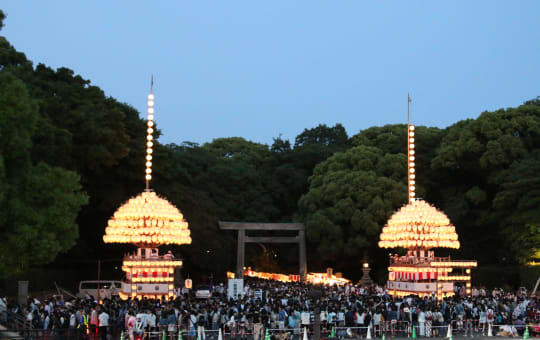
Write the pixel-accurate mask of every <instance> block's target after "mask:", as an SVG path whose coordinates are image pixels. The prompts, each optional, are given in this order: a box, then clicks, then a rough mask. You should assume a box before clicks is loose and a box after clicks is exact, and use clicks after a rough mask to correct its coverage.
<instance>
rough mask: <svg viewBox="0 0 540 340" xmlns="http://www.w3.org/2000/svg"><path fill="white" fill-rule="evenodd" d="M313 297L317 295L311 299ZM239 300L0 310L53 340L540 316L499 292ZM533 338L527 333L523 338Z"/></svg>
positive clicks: (463, 327)
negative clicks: (441, 296)
mask: <svg viewBox="0 0 540 340" xmlns="http://www.w3.org/2000/svg"><path fill="white" fill-rule="evenodd" d="M315 290H318V291H320V294H314V293H313V292H314V291H315ZM243 293H244V294H243V297H240V298H238V299H237V300H233V299H228V297H227V291H226V289H225V287H224V286H223V284H221V285H217V286H216V287H213V295H212V297H211V298H209V299H196V298H195V296H194V295H193V294H192V292H185V294H182V295H180V296H178V297H177V298H175V299H162V300H157V299H142V300H136V299H135V300H126V301H123V300H120V299H119V298H118V297H112V298H110V299H103V301H102V303H101V304H99V305H98V303H97V301H95V300H94V297H90V296H87V297H85V298H77V299H66V300H62V299H50V300H46V301H38V300H37V299H30V300H29V303H28V306H27V307H26V309H22V308H21V307H19V306H18V305H17V304H16V303H14V302H8V301H5V302H4V304H5V306H6V308H7V310H9V311H10V312H12V313H15V314H17V313H18V314H21V315H23V316H24V318H25V319H26V322H27V323H28V325H31V326H32V328H34V329H39V330H43V332H52V333H53V334H56V335H57V336H59V337H63V336H65V335H67V334H74V333H77V334H79V335H82V336H83V337H84V336H89V335H95V334H98V336H100V337H101V338H102V339H104V340H106V339H119V337H120V334H121V332H125V336H126V339H127V338H129V339H132V340H133V339H135V338H141V337H142V335H143V334H146V335H147V336H148V334H155V337H156V338H157V337H160V336H161V334H163V332H165V333H166V334H167V335H168V336H170V337H171V338H175V339H176V338H177V336H178V332H179V331H180V332H182V335H183V338H187V339H190V340H195V339H199V340H206V338H207V337H208V338H217V334H218V330H219V329H221V330H222V332H223V335H224V337H225V338H227V337H233V338H237V339H247V338H249V339H254V340H263V339H264V336H265V333H266V329H268V330H270V334H271V335H275V336H276V337H277V336H279V337H280V338H282V336H283V335H284V334H285V336H287V337H296V338H299V337H301V336H302V333H303V331H302V329H303V328H305V327H307V328H308V330H309V331H310V332H311V331H312V330H313V324H314V322H315V319H318V320H319V319H320V325H321V331H322V333H323V334H326V337H328V336H330V335H333V336H335V337H338V338H347V337H351V338H352V337H359V336H364V337H365V335H366V332H367V327H370V331H371V332H373V333H372V335H373V336H380V335H381V334H382V333H383V332H385V333H386V334H388V335H399V333H400V332H402V333H403V332H408V333H409V334H410V332H411V330H412V329H414V331H415V332H416V334H417V336H420V337H437V336H446V329H447V328H448V325H449V324H451V325H452V328H453V329H454V330H456V331H460V332H463V333H464V334H465V335H468V334H471V335H472V334H473V333H483V334H486V333H487V332H488V330H489V328H490V325H491V326H492V327H494V329H493V332H494V334H495V333H496V329H497V327H499V325H513V327H515V329H517V330H518V331H519V330H520V329H523V325H525V324H528V325H532V324H535V323H538V320H537V319H538V316H539V315H540V301H538V299H537V298H536V297H530V296H527V295H526V294H521V293H515V292H509V291H503V290H493V291H486V290H475V291H474V294H473V296H472V297H466V296H459V295H456V296H455V297H451V298H446V299H444V300H442V301H439V300H436V299H435V298H430V297H425V298H419V297H415V296H410V297H404V298H393V297H392V296H390V295H389V294H388V292H387V291H385V290H384V288H383V287H380V286H376V285H371V286H363V287H362V286H355V285H345V286H324V287H323V286H310V285H305V284H301V283H281V282H276V281H265V280H254V279H246V280H245V282H244V290H243ZM318 320H317V321H318ZM534 331H535V328H534V327H532V328H531V329H530V332H532V333H534ZM149 332H150V333H149ZM160 338H161V337H160Z"/></svg>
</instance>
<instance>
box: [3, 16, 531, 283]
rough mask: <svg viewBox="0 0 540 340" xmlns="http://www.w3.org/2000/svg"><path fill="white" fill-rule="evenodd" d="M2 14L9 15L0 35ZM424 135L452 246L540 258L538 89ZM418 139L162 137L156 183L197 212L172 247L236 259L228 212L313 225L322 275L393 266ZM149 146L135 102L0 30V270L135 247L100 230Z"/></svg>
mask: <svg viewBox="0 0 540 340" xmlns="http://www.w3.org/2000/svg"><path fill="white" fill-rule="evenodd" d="M2 19H4V14H3V13H2V12H1V11H0V29H1V21H2ZM157 123H158V125H159V120H158V122H157ZM416 131H417V161H416V164H417V174H418V180H417V183H418V185H417V195H418V197H422V198H424V199H425V200H427V201H428V202H430V203H432V204H434V205H435V206H437V207H438V208H439V209H441V210H443V211H444V212H445V213H446V214H447V215H448V216H449V218H450V220H451V221H452V222H453V224H454V225H455V226H456V229H457V231H458V234H459V237H460V241H461V244H462V247H461V249H460V250H459V251H458V252H454V253H455V256H457V257H461V258H477V259H478V260H479V261H480V263H481V264H495V263H506V264H520V263H527V262H531V261H540V249H539V245H540V230H539V228H540V223H539V222H540V210H538V209H537V207H538V205H539V203H540V99H534V100H531V101H528V102H526V103H524V104H523V105H521V106H519V107H516V108H509V109H501V110H497V111H494V112H483V113H482V114H481V115H480V116H479V117H478V118H477V119H468V120H463V121H459V122H457V123H455V124H453V125H452V126H449V127H447V128H445V129H439V128H434V127H423V126H418V127H417V129H416ZM159 133H160V131H159V129H158V134H159ZM406 149H407V144H406V126H405V125H403V124H395V125H385V126H382V127H371V128H368V129H365V130H362V131H359V132H358V133H356V134H354V135H352V136H348V135H347V132H346V131H345V129H344V127H343V126H342V125H341V124H336V125H335V126H326V125H319V126H317V127H314V128H307V129H305V130H304V131H303V132H302V133H301V134H299V135H298V136H296V138H295V139H294V143H291V142H290V141H289V140H287V139H284V138H282V137H281V136H278V137H276V138H275V139H274V141H273V143H272V144H271V145H266V144H261V143H256V142H252V141H248V140H245V139H244V138H241V137H231V138H217V139H214V140H213V141H211V142H207V143H204V144H202V145H200V144H197V143H191V142H183V143H179V144H166V145H163V144H161V143H159V142H156V143H155V152H154V179H153V182H152V186H153V188H154V189H155V190H156V192H157V193H159V194H161V195H163V196H165V197H166V198H167V199H169V200H170V201H171V202H173V203H174V204H175V205H176V206H177V207H178V208H179V209H180V210H181V211H182V212H183V213H184V215H185V216H186V219H187V220H188V222H189V225H190V229H191V232H192V238H193V242H192V244H191V245H189V246H182V247H180V248H172V250H174V251H175V252H176V253H179V254H181V256H182V257H183V258H184V259H185V265H186V266H187V268H188V270H190V271H192V272H194V273H210V272H212V273H224V272H225V271H226V270H228V269H232V268H234V263H235V254H236V252H235V247H236V242H235V235H234V234H230V233H229V232H225V231H220V230H219V228H218V224H217V222H218V221H219V220H224V221H247V222H290V221H298V222H303V223H305V224H306V226H307V235H308V251H309V256H308V260H309V262H308V266H309V267H310V269H319V270H320V269H324V268H325V267H327V266H330V267H334V268H335V270H337V271H343V272H345V273H352V272H354V271H358V267H359V266H360V262H361V259H362V256H363V254H364V253H367V254H369V256H370V259H371V260H372V261H373V262H379V263H384V264H386V263H385V261H386V259H387V258H388V253H387V252H385V251H384V250H380V249H378V248H377V241H378V235H379V233H380V230H381V228H382V227H383V226H384V224H385V222H386V220H387V219H388V218H389V217H390V215H391V214H392V213H393V212H394V211H395V210H396V209H398V208H399V207H400V206H401V205H403V204H404V203H405V202H406V200H407V187H406V173H407V172H406V168H407V167H406ZM144 152H145V121H144V119H142V118H141V116H140V114H139V112H138V111H137V110H135V109H134V108H133V107H131V106H130V105H128V104H125V103H120V102H118V101H117V100H116V99H114V98H111V97H107V96H106V95H105V94H104V92H103V91H102V90H101V89H100V88H99V87H97V86H94V85H92V84H91V82H90V81H89V80H87V79H83V78H82V77H81V76H79V75H76V74H75V73H74V72H73V71H72V70H70V69H67V68H58V69H56V70H54V69H51V68H50V67H48V66H46V65H43V64H37V65H34V64H33V63H32V61H30V60H28V59H27V58H26V56H25V54H24V53H22V52H20V51H17V50H16V49H15V48H14V47H13V46H12V45H11V44H10V43H9V41H8V40H7V39H6V38H5V37H3V36H0V234H1V235H2V239H3V240H4V241H3V246H2V247H0V273H4V275H9V274H11V273H16V272H21V271H24V270H26V269H28V268H29V267H31V266H40V265H44V264H48V263H55V261H56V263H62V261H76V260H77V259H81V260H82V259H97V258H120V257H121V255H122V253H124V252H126V251H128V250H129V249H130V246H122V245H118V246H112V245H107V246H105V245H104V244H103V242H102V239H101V237H102V235H103V233H104V229H105V226H106V224H107V220H108V218H109V217H110V216H111V215H112V214H113V213H114V211H115V210H116V209H117V208H118V207H119V206H120V205H121V204H122V203H123V202H124V201H126V200H127V199H129V198H130V197H132V196H134V195H136V194H138V193H140V192H141V191H142V190H143V188H144V179H143V177H142V176H141V174H143V173H144ZM291 248H292V247H286V246H265V245H261V246H260V247H259V246H253V247H251V248H248V256H247V257H246V258H247V259H248V263H247V264H248V265H252V266H254V267H256V268H259V269H281V270H285V271H287V270H293V271H294V270H296V268H297V255H296V254H297V250H296V249H291ZM249 259H251V263H250V260H249ZM291 268H292V269H291ZM381 268H382V267H381Z"/></svg>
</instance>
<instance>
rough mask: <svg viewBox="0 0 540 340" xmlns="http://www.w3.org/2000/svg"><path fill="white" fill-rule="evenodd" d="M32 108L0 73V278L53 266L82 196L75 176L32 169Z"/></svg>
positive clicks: (70, 240)
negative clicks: (35, 267)
mask: <svg viewBox="0 0 540 340" xmlns="http://www.w3.org/2000/svg"><path fill="white" fill-rule="evenodd" d="M37 117H38V112H37V105H36V104H35V103H34V102H33V101H32V100H31V98H30V97H29V95H28V91H27V89H26V87H25V86H24V84H23V83H22V82H21V81H20V80H18V79H16V78H15V77H14V76H13V75H12V74H10V72H9V71H7V70H2V71H0V177H1V178H0V225H1V227H0V232H1V234H2V239H3V246H2V247H1V249H0V273H3V274H10V273H13V272H17V271H21V270H24V269H25V268H26V267H27V266H28V265H40V264H44V263H49V262H51V261H53V260H54V259H55V258H56V256H57V255H58V253H60V252H63V251H66V250H68V249H69V248H71V247H72V246H73V245H74V244H75V240H76V239H77V236H78V226H77V224H76V223H75V219H76V217H77V214H78V212H79V210H80V208H81V206H82V205H84V204H86V203H87V195H86V194H85V193H83V192H82V191H81V185H80V183H79V176H78V175H77V174H76V173H74V172H72V171H67V170H65V169H62V168H59V167H51V166H49V165H47V164H45V163H42V162H40V163H38V164H36V165H33V164H32V160H31V149H32V135H33V133H34V132H35V130H36V121H37Z"/></svg>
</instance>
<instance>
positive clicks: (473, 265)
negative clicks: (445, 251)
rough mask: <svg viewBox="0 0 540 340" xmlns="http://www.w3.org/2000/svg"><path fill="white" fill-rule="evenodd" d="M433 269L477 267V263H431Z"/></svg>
mask: <svg viewBox="0 0 540 340" xmlns="http://www.w3.org/2000/svg"><path fill="white" fill-rule="evenodd" d="M431 265H432V266H433V267H476V266H478V262H476V261H448V262H431Z"/></svg>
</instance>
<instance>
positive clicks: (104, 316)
mask: <svg viewBox="0 0 540 340" xmlns="http://www.w3.org/2000/svg"><path fill="white" fill-rule="evenodd" d="M70 324H71V320H70ZM108 329H109V314H108V313H107V311H106V310H105V309H103V310H102V311H101V313H100V314H99V334H101V340H107V330H108Z"/></svg>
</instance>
